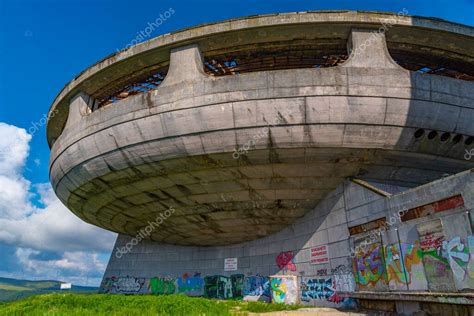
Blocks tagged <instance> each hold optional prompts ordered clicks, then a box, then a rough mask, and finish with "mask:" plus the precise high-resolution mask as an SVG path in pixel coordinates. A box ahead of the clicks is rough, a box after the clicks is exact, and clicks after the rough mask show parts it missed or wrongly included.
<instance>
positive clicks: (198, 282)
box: [176, 274, 204, 296]
mask: <svg viewBox="0 0 474 316" xmlns="http://www.w3.org/2000/svg"><path fill="white" fill-rule="evenodd" d="M176 286H177V293H180V294H186V295H188V296H202V295H204V279H203V278H201V277H200V276H197V275H195V276H193V277H191V276H189V275H188V274H185V275H183V276H182V277H180V278H177V279H176Z"/></svg>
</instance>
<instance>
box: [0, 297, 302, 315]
mask: <svg viewBox="0 0 474 316" xmlns="http://www.w3.org/2000/svg"><path fill="white" fill-rule="evenodd" d="M300 307H301V306H289V305H280V304H266V303H261V302H248V303H247V302H240V301H218V300H211V299H206V298H200V297H187V296H184V295H162V296H151V295H129V296H125V295H110V294H72V293H68V294H59V293H56V294H46V295H39V296H33V297H29V298H26V299H23V300H19V301H15V302H10V303H3V304H0V315H45V314H48V315H81V316H82V315H85V316H87V315H107V316H112V315H130V316H133V315H140V316H141V315H245V314H247V313H248V312H270V311H280V310H295V309H298V308H300Z"/></svg>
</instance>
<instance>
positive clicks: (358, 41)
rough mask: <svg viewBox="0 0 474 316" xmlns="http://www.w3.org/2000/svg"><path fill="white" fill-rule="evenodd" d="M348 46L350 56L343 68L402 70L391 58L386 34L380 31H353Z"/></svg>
mask: <svg viewBox="0 0 474 316" xmlns="http://www.w3.org/2000/svg"><path fill="white" fill-rule="evenodd" d="M348 46H349V47H348V51H349V52H350V56H349V59H348V60H347V61H346V62H345V63H344V64H343V65H342V66H343V67H357V68H391V69H394V68H396V69H402V68H401V67H400V66H398V64H397V63H396V62H395V61H394V60H393V59H392V57H391V56H390V54H389V52H388V49H387V43H386V41H385V33H383V32H380V31H379V29H356V28H354V29H352V31H351V36H350V38H349V41H348Z"/></svg>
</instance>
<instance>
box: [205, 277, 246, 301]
mask: <svg viewBox="0 0 474 316" xmlns="http://www.w3.org/2000/svg"><path fill="white" fill-rule="evenodd" d="M243 281H244V275H243V274H234V275H231V276H230V277H226V276H223V275H215V276H207V277H205V278H204V295H205V296H206V297H209V298H219V299H228V298H241V297H242V287H243Z"/></svg>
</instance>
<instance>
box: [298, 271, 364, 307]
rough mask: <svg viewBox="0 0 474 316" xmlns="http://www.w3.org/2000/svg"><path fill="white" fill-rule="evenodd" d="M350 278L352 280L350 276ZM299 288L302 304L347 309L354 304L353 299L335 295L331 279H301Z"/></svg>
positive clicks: (333, 283) (335, 285)
mask: <svg viewBox="0 0 474 316" xmlns="http://www.w3.org/2000/svg"><path fill="white" fill-rule="evenodd" d="M350 277H351V278H352V275H350ZM339 279H341V278H339ZM352 283H353V281H352ZM300 288H301V301H302V302H312V303H313V304H314V305H321V306H329V307H349V306H353V305H354V304H355V301H354V300H353V299H348V298H344V297H341V296H339V295H338V294H337V290H336V289H337V283H336V279H333V278H302V279H301V284H300ZM351 290H352V291H353V290H354V288H353V287H352V288H351Z"/></svg>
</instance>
